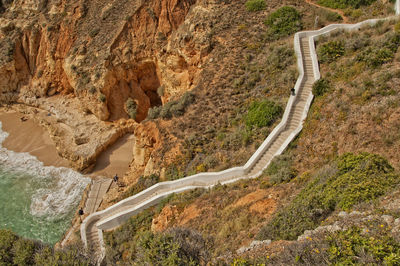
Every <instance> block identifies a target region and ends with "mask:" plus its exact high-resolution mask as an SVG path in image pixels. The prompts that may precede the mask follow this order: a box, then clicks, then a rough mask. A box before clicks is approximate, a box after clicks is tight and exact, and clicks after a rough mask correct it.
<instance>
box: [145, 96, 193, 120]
mask: <svg viewBox="0 0 400 266" xmlns="http://www.w3.org/2000/svg"><path fill="white" fill-rule="evenodd" d="M194 101H195V96H194V94H193V93H192V92H185V94H183V96H182V97H181V98H180V99H179V100H175V101H169V102H167V103H166V104H164V105H163V106H155V107H153V108H151V109H149V112H148V115H147V118H148V119H156V118H159V117H160V118H163V119H171V118H172V117H178V116H182V115H183V114H184V113H185V111H186V109H187V107H188V106H189V105H190V104H192V103H194Z"/></svg>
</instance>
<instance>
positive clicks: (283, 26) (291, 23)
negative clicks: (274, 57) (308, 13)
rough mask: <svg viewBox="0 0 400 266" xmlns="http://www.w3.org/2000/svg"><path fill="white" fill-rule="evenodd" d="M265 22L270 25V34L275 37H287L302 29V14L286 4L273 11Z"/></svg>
mask: <svg viewBox="0 0 400 266" xmlns="http://www.w3.org/2000/svg"><path fill="white" fill-rule="evenodd" d="M265 24H266V25H267V26H269V35H270V36H271V37H274V38H281V37H286V36H289V35H290V34H292V33H295V32H297V31H299V30H301V29H302V23H301V15H300V13H299V12H298V11H297V10H296V8H294V7H291V6H284V7H281V8H279V9H278V10H276V11H275V12H272V13H271V14H270V15H269V16H268V17H267V19H266V20H265Z"/></svg>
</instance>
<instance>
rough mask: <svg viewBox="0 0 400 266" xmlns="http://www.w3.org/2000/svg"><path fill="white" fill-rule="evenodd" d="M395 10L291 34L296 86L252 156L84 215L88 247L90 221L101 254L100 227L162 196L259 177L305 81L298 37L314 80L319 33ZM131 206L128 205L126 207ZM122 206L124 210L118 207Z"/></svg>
mask: <svg viewBox="0 0 400 266" xmlns="http://www.w3.org/2000/svg"><path fill="white" fill-rule="evenodd" d="M395 11H396V16H392V17H388V18H384V19H370V20H366V21H363V22H360V23H357V24H332V25H328V26H326V27H324V28H322V29H320V30H315V31H303V32H298V33H296V34H295V36H294V49H295V53H296V57H297V68H298V71H299V77H298V79H297V82H296V85H295V92H296V93H295V95H291V96H290V97H289V101H288V103H287V105H286V108H285V112H284V114H283V117H282V120H281V122H280V123H279V124H278V125H277V126H276V127H275V128H274V130H273V131H272V132H271V134H269V136H268V137H267V138H266V140H265V141H264V142H263V143H262V144H261V145H260V147H259V148H258V149H257V151H256V152H255V153H254V154H253V155H252V156H251V158H250V159H249V160H248V161H247V163H246V164H245V165H244V166H241V167H234V168H230V169H227V170H224V171H221V172H212V173H199V174H196V175H192V176H188V177H185V178H182V179H179V180H174V181H166V182H161V183H158V184H155V185H153V186H151V187H149V188H147V189H145V190H143V191H142V192H140V193H138V194H136V195H133V196H131V197H129V198H126V199H124V200H121V201H120V202H118V203H116V204H114V205H112V206H110V207H109V208H107V209H105V210H102V211H99V212H96V213H93V214H91V215H89V216H88V217H86V219H85V220H84V221H83V222H82V224H81V228H80V230H81V238H82V241H83V243H84V244H85V246H87V236H86V231H87V226H88V225H89V224H90V223H92V222H96V221H98V222H97V223H96V227H97V228H98V230H99V237H100V241H101V247H102V255H103V256H104V244H103V240H102V230H109V229H113V228H116V227H118V226H120V225H121V224H122V223H123V222H125V221H126V220H127V219H129V218H130V217H132V216H133V215H135V214H137V213H139V212H140V211H142V210H144V209H146V208H148V207H150V206H153V205H155V204H157V203H159V202H160V201H161V200H162V199H164V198H166V197H167V196H168V195H170V194H172V193H180V192H183V191H186V190H191V189H195V188H198V187H202V188H209V187H212V186H214V185H216V184H218V183H221V184H226V183H231V182H235V181H237V180H239V179H242V178H254V177H257V176H259V175H260V174H261V173H262V171H263V169H265V168H266V167H267V165H265V166H264V167H263V169H261V170H260V171H259V172H258V173H256V174H254V175H253V176H246V175H247V174H248V173H249V172H250V171H251V170H252V168H253V167H254V166H255V164H256V163H257V162H258V160H259V159H260V158H261V157H262V155H263V154H264V153H265V152H266V151H267V149H268V148H269V147H270V146H271V145H272V144H273V143H274V141H275V139H276V138H277V137H278V136H279V134H280V133H281V132H282V131H283V130H285V128H286V126H287V124H288V123H289V121H288V120H289V115H290V112H291V110H292V107H293V105H294V103H295V102H296V99H297V95H298V92H299V90H300V88H301V86H302V82H303V80H304V66H303V55H302V52H301V47H300V39H301V38H304V37H308V38H309V45H310V55H311V59H312V66H313V72H314V73H313V74H314V79H315V80H318V79H320V76H321V75H320V72H319V66H318V58H317V54H316V52H315V40H316V39H317V38H318V37H319V36H322V35H329V34H330V33H332V32H333V31H337V30H347V31H351V30H357V29H359V28H361V27H362V26H364V25H374V24H376V23H377V22H378V21H381V20H387V19H394V18H397V15H399V14H400V0H396V3H395ZM312 99H313V95H312V93H310V95H309V97H308V98H307V102H306V105H305V108H304V111H303V114H302V119H301V121H304V120H305V119H306V117H307V113H308V111H309V108H310V106H311V102H312ZM302 128H303V123H300V125H299V126H298V127H297V128H296V129H294V130H293V131H292V132H291V134H290V135H289V137H288V138H287V139H286V140H285V142H284V143H283V144H282V145H281V147H280V148H279V149H278V151H277V152H276V153H275V154H274V155H279V154H281V153H282V152H283V151H284V150H285V149H286V147H287V146H288V145H289V143H290V142H291V141H292V140H293V139H294V138H295V137H296V136H297V134H299V132H300V131H301V130H302ZM129 206H131V207H129ZM121 209H123V210H121Z"/></svg>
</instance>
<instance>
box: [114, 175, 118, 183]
mask: <svg viewBox="0 0 400 266" xmlns="http://www.w3.org/2000/svg"><path fill="white" fill-rule="evenodd" d="M113 179H114V182H115V183H117V182H118V175H117V174H115V176H114V178H113Z"/></svg>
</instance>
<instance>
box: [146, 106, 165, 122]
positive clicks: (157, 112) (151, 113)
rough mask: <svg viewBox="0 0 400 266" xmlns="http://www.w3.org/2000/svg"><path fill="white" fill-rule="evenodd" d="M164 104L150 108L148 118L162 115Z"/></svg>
mask: <svg viewBox="0 0 400 266" xmlns="http://www.w3.org/2000/svg"><path fill="white" fill-rule="evenodd" d="M161 109H162V106H154V107H152V108H150V109H149V111H148V114H147V118H148V119H156V118H157V117H159V116H160V113H161Z"/></svg>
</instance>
